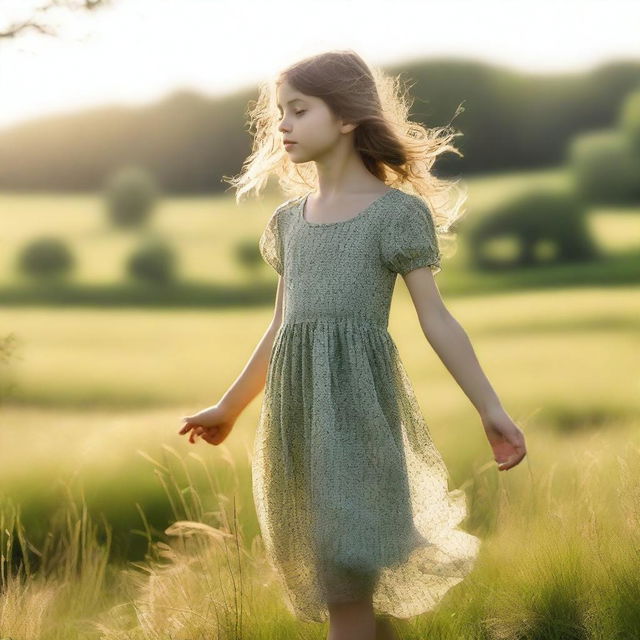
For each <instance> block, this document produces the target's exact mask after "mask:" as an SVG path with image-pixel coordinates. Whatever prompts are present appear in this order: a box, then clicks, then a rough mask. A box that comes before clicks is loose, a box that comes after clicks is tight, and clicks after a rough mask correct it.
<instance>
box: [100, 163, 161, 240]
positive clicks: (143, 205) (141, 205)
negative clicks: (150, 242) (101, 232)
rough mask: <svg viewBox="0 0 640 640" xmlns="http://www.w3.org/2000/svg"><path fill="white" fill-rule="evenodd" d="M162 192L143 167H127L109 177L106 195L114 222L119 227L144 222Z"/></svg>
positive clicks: (135, 225) (133, 225) (127, 226)
mask: <svg viewBox="0 0 640 640" xmlns="http://www.w3.org/2000/svg"><path fill="white" fill-rule="evenodd" d="M159 196H160V192H159V188H158V185H157V183H156V181H155V180H154V178H153V177H152V176H151V175H150V174H149V173H148V172H147V171H146V170H145V169H142V168H140V167H125V168H124V169H121V170H119V171H118V172H116V173H115V174H114V175H113V176H112V177H110V178H109V179H108V181H107V185H106V188H105V199H106V207H107V214H108V216H109V219H110V221H111V223H112V224H113V225H114V226H116V227H120V228H138V227H142V226H144V225H145V224H146V223H147V222H148V220H149V217H150V216H151V213H152V212H153V210H154V208H155V206H156V203H157V201H158V199H159Z"/></svg>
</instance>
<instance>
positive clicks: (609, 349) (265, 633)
mask: <svg viewBox="0 0 640 640" xmlns="http://www.w3.org/2000/svg"><path fill="white" fill-rule="evenodd" d="M540 179H548V180H560V179H561V177H558V175H557V174H553V173H550V174H549V175H547V176H545V175H543V174H540ZM522 180H523V178H522V176H513V177H502V179H500V178H491V179H489V178H487V179H486V180H484V181H482V180H478V181H476V182H471V183H470V202H473V203H474V207H475V206H477V207H478V211H480V210H481V209H482V207H486V206H489V205H490V202H491V197H493V194H495V193H496V192H499V191H500V190H502V192H503V193H505V192H507V191H508V190H509V189H511V188H514V189H516V188H518V185H519V184H520V183H521V182H519V181H522ZM275 204H277V202H276V201H273V202H268V201H262V202H261V203H257V204H256V203H254V204H251V205H244V206H243V207H241V208H237V207H236V206H235V204H234V203H233V201H231V200H230V199H229V197H225V198H201V199H172V200H170V201H167V202H166V203H165V204H164V205H163V209H162V211H161V213H160V215H159V216H158V218H157V225H158V228H162V229H163V230H165V231H167V232H168V233H170V234H171V236H172V237H173V238H175V241H176V242H177V243H178V244H179V245H180V246H181V247H183V249H184V250H183V251H181V254H182V255H184V257H185V273H187V274H188V276H189V278H192V279H194V280H202V281H205V280H211V281H216V282H224V281H230V282H241V281H242V280H243V279H246V278H247V277H248V276H247V274H244V275H243V274H240V273H239V272H238V270H237V268H236V266H235V263H234V262H233V260H232V259H231V253H230V249H229V247H230V245H229V243H230V242H231V241H232V239H234V238H235V239H240V238H243V237H244V238H246V237H250V236H253V237H255V238H256V239H257V234H258V233H259V231H260V230H261V228H262V226H263V224H264V222H265V219H266V216H267V215H268V214H269V213H270V211H271V210H272V209H273V206H275ZM44 209H46V211H44ZM0 211H2V212H3V213H2V216H1V218H2V224H3V233H2V239H1V241H2V243H3V245H4V246H3V247H2V248H3V249H6V248H8V250H7V251H4V250H3V251H1V252H0V259H1V261H2V262H1V263H0V278H1V279H2V282H4V283H5V284H6V283H9V282H13V281H14V280H15V276H14V275H12V273H11V269H10V264H11V259H12V254H14V251H15V247H16V246H18V245H19V244H20V242H21V241H22V240H23V239H24V240H26V239H28V238H30V237H33V235H34V234H36V233H40V232H43V231H47V232H59V233H63V234H64V235H65V236H67V237H68V238H69V239H70V242H72V243H73V244H74V245H75V246H76V247H77V250H78V252H79V253H81V254H82V259H83V262H82V269H81V272H79V273H78V278H79V279H81V280H83V281H84V282H86V283H95V282H100V281H102V282H106V281H109V280H113V279H116V278H119V277H120V275H119V273H118V272H117V270H116V269H115V267H114V265H115V264H116V263H117V259H115V258H114V257H117V256H118V255H119V254H121V253H122V252H123V251H125V249H126V247H127V242H129V241H130V240H127V239H126V238H120V239H118V238H117V237H116V235H117V234H114V233H113V232H111V231H108V230H106V229H104V228H103V226H102V222H101V221H100V217H99V213H98V211H99V208H98V206H97V204H96V201H95V199H92V198H90V197H76V196H69V197H68V198H65V197H59V198H55V199H53V198H51V197H45V196H33V195H32V196H28V197H27V196H17V195H5V196H3V197H0ZM8 211H11V212H12V215H9V214H8V213H7V212H8ZM87 212H89V215H87ZM636 215H637V214H636V213H635V212H629V211H627V212H622V211H618V212H615V211H604V210H598V211H594V212H592V213H590V223H591V224H592V228H593V230H594V233H595V234H596V237H597V241H598V244H599V245H600V246H601V247H603V248H604V249H605V250H606V252H607V253H608V254H609V255H610V256H612V258H616V256H618V257H624V256H629V255H633V252H634V251H637V250H638V247H639V245H640V235H639V234H637V233H636V234H635V235H634V233H633V231H634V229H637V222H636V220H637V217H635V216H636ZM5 222H6V224H5ZM449 267H450V268H449ZM589 268H590V267H587V266H585V267H584V268H583V267H574V269H575V270H576V275H575V278H576V281H577V282H578V283H579V286H576V287H566V286H565V287H555V288H554V287H552V286H550V282H549V281H548V280H547V281H546V282H545V284H544V287H540V288H539V289H536V288H535V287H533V286H529V287H527V289H526V290H522V289H520V288H517V287H514V288H511V289H509V288H507V287H506V286H505V287H502V288H501V290H500V291H496V292H493V293H482V294H480V293H475V294H474V293H467V294H465V295H462V294H461V293H460V291H459V292H458V295H456V296H452V297H451V298H450V299H448V297H447V292H448V287H449V286H452V287H453V286H454V284H455V283H456V282H461V281H463V280H464V281H466V282H474V280H473V278H474V277H476V276H475V275H474V274H468V273H467V272H466V271H465V267H464V260H463V255H461V254H460V255H456V256H455V257H454V258H453V259H452V260H451V262H450V263H447V262H445V263H444V267H443V272H442V274H441V276H438V279H437V282H438V284H439V286H440V289H441V293H442V295H443V298H444V299H445V303H447V306H448V308H449V309H450V310H451V312H452V313H453V315H454V316H455V317H456V318H457V320H458V321H459V322H460V323H461V324H462V326H463V327H464V328H465V330H466V331H467V333H468V335H469V337H470V339H471V341H472V343H473V345H474V347H475V350H476V353H477V355H478V358H479V360H480V363H481V365H482V366H483V369H484V370H485V372H486V374H487V375H488V377H489V379H490V381H491V382H492V384H493V386H494V387H495V389H496V391H497V392H498V394H499V396H500V398H501V400H502V402H503V404H504V406H505V408H506V409H507V411H508V412H509V413H510V415H511V416H512V418H513V419H514V420H515V421H516V422H517V424H518V425H519V426H520V427H521V428H522V429H523V431H524V432H525V435H526V437H527V444H528V456H527V457H526V458H525V460H524V461H523V462H522V463H521V464H520V465H519V466H518V467H516V468H515V469H513V470H511V471H509V472H507V473H498V472H497V470H496V468H495V464H494V463H493V458H492V455H491V450H490V448H489V446H488V444H487V442H486V439H485V438H484V434H483V431H482V425H481V423H480V420H479V418H478V416H477V414H476V413H475V410H474V409H473V407H472V406H471V404H470V403H469V401H468V399H467V398H466V396H465V395H464V393H463V392H462V390H461V389H460V388H459V387H458V386H457V384H456V383H455V381H454V380H453V378H452V377H451V375H450V374H449V373H448V371H447V370H446V369H445V367H444V366H443V365H442V363H441V362H440V361H439V359H438V358H437V356H436V355H435V354H434V352H433V351H432V350H431V349H430V347H429V344H428V343H427V341H426V340H425V338H424V336H423V335H422V333H421V331H420V327H419V323H418V319H417V316H416V314H415V310H414V309H413V306H412V304H411V300H410V297H409V295H408V292H407V290H406V286H405V285H404V283H403V282H402V280H401V279H399V281H398V285H397V287H396V292H395V298H394V303H393V307H392V312H391V319H390V325H389V331H390V333H391V335H392V336H393V337H394V339H395V341H396V343H397V344H398V348H399V351H400V354H401V356H402V358H403V361H404V363H405V366H406V368H407V372H408V373H409V376H410V377H411V379H412V381H413V383H414V386H415V389H416V392H417V396H418V399H419V402H420V404H421V407H422V409H423V413H424V415H425V417H426V419H427V422H428V423H429V426H430V429H431V432H432V435H433V437H434V439H435V441H436V444H437V445H438V447H439V448H440V450H441V451H442V453H443V456H444V458H445V461H446V463H447V465H448V467H449V470H450V472H451V483H450V484H451V488H453V487H463V488H464V489H465V490H466V492H467V496H468V503H469V510H470V516H469V518H468V519H467V521H466V524H465V528H467V529H468V530H469V531H471V532H472V533H475V534H476V535H479V536H480V537H481V538H482V539H483V550H482V553H481V556H480V558H479V561H478V565H477V569H476V570H475V571H474V572H473V573H472V574H471V575H470V576H469V578H468V579H467V580H465V581H464V582H463V583H462V584H460V585H458V586H456V587H455V588H453V589H452V590H451V591H450V593H449V594H448V595H447V597H446V599H445V600H444V601H443V603H442V605H441V606H440V607H439V608H438V609H437V611H434V612H429V613H426V614H424V615H422V616H418V617H417V618H415V619H412V620H411V621H405V622H404V623H403V624H402V625H400V628H401V629H402V630H403V631H402V637H403V639H404V638H407V639H412V640H414V639H415V640H418V639H428V640H431V639H434V640H435V639H441V640H445V639H447V640H449V639H451V640H458V639H460V638H464V639H465V640H468V639H478V640H479V639H491V640H511V639H516V638H517V639H521V638H522V639H527V640H538V639H539V640H543V639H544V640H548V639H551V640H555V639H558V640H560V639H562V640H565V639H574V638H575V639H587V638H588V639H598V640H600V639H601V640H611V639H612V638H632V637H634V635H633V633H635V631H636V630H637V629H638V628H640V612H639V610H638V608H637V601H638V598H639V597H640V580H639V579H638V578H637V575H639V573H640V572H639V571H638V569H639V568H640V558H639V557H638V549H639V548H640V544H639V543H640V540H639V532H640V527H639V526H638V525H639V524H640V522H639V515H638V514H639V513H640V511H639V507H640V492H638V488H637V477H638V472H639V471H640V438H639V437H638V433H640V430H639V427H640V418H639V416H640V413H639V409H640V395H639V394H638V389H639V385H640V361H639V359H638V357H637V354H638V353H639V352H640V331H639V329H640V285H637V286H629V285H626V286H625V285H623V284H620V283H616V282H612V284H615V285H616V286H606V285H602V284H600V286H592V285H590V284H589V281H588V277H587V280H586V281H585V274H588V273H589ZM603 268H606V267H603ZM636 268H637V267H636ZM260 277H261V278H262V277H264V281H265V284H267V285H268V283H269V282H270V281H272V280H273V274H272V273H270V272H269V271H268V269H267V268H266V266H265V269H264V271H263V272H262V273H261V276H260ZM270 317H271V307H270V306H262V307H254V308H243V309H215V310H207V309H195V310H194V309H149V310H144V309H142V310H137V309H118V308H116V309H112V308H110V309H99V308H97V309H91V308H73V307H69V308H58V307H47V306H34V307H3V308H2V312H1V315H0V335H6V334H8V333H13V334H14V335H15V336H16V338H17V340H18V343H17V348H16V351H15V354H14V358H12V360H11V362H10V365H9V367H7V366H5V367H4V368H3V369H2V371H3V375H4V374H7V373H8V374H10V375H9V378H8V379H7V378H6V376H5V380H8V382H10V383H12V384H13V387H12V388H11V389H10V390H5V392H4V398H3V403H2V405H1V406H0V422H1V424H0V427H1V433H2V441H1V443H0V444H1V446H0V483H1V487H2V490H1V493H2V495H3V496H4V501H3V508H2V511H1V512H0V513H1V517H2V519H3V522H2V527H1V529H2V534H0V541H1V542H2V548H3V549H4V550H5V551H6V550H7V549H8V548H10V547H11V545H13V549H14V552H13V555H14V556H15V557H18V556H19V555H20V554H19V552H17V551H16V548H17V547H18V540H19V539H18V538H16V537H11V538H9V535H8V533H7V532H8V531H11V528H12V527H11V514H12V511H13V505H16V504H19V505H20V508H21V514H20V520H21V522H23V523H24V528H25V534H26V536H27V538H29V539H30V540H32V541H33V544H34V545H35V547H37V548H38V549H45V550H46V551H45V553H44V557H43V559H42V566H41V567H38V566H36V565H37V562H35V557H34V558H33V559H32V561H33V562H34V566H32V567H31V577H30V578H29V579H27V580H22V579H21V580H7V579H3V580H6V584H5V590H4V592H3V594H2V596H0V602H1V603H2V614H1V615H0V638H12V639H13V640H19V639H20V640H21V639H22V638H38V639H40V638H42V639H46V640H49V639H51V640H54V639H55V640H62V639H65V640H66V639H76V638H78V639H80V638H96V639H98V638H101V639H102V638H104V639H108V640H111V639H114V640H115V639H117V640H124V639H125V638H126V639H132V640H133V639H135V640H137V639H140V640H142V639H145V640H147V639H149V638H154V639H156V638H157V639H158V640H160V639H163V640H165V639H166V640H169V639H174V640H178V639H179V640H195V639H197V638H205V637H206V638H211V637H214V638H225V639H226V638H252V639H253V638H256V639H258V638H259V639H268V638H269V639H276V638H314V639H318V640H321V639H324V638H325V637H326V628H327V627H326V625H324V626H322V625H313V624H308V625H305V624H301V623H300V622H297V621H295V620H294V619H293V618H292V617H291V616H290V614H289V613H288V612H287V611H286V608H285V606H284V604H283V602H282V598H281V595H280V590H279V586H278V583H277V581H275V578H274V576H273V575H272V574H271V572H270V570H269V567H268V566H266V565H265V560H264V555H263V553H262V547H261V544H260V538H259V536H257V534H258V529H257V524H256V520H255V513H254V510H253V504H252V496H251V488H250V479H251V478H250V467H249V460H250V454H251V447H252V443H253V435H254V431H255V426H256V423H257V419H258V411H259V405H260V399H261V396H260V397H259V398H256V400H255V401H254V402H253V403H252V404H251V405H250V406H249V407H248V408H247V409H246V411H245V412H244V414H243V415H242V416H241V418H240V420H239V421H238V422H237V423H236V427H235V431H234V432H233V433H232V434H231V436H230V437H229V439H228V440H227V441H226V442H225V443H224V444H223V445H222V446H220V447H213V446H211V445H208V444H206V443H205V442H203V441H199V442H198V443H197V444H196V445H190V444H189V443H188V442H187V441H186V439H185V438H184V437H181V436H179V435H178V434H177V431H178V429H179V427H180V425H181V421H180V416H182V415H185V414H187V413H193V412H195V411H197V410H199V409H201V408H203V407H204V406H207V405H209V404H212V403H214V402H216V401H217V400H218V399H219V397H220V395H221V394H222V393H223V392H224V391H225V390H226V388H227V387H228V386H229V385H230V384H231V383H232V382H233V380H234V379H235V377H236V376H237V375H238V374H239V373H240V371H241V369H242V367H243V366H244V364H245V362H246V360H247V359H248V358H249V356H250V354H251V353H252V351H253V349H254V347H255V345H256V343H257V341H258V340H259V339H260V337H261V336H262V334H263V332H264V330H265V328H266V326H267V324H268V323H269V321H270ZM83 507H86V510H87V512H86V514H85V512H84V511H83ZM234 508H235V510H236V514H235V515H236V517H237V520H236V519H235V518H234ZM183 520H187V521H196V522H201V523H204V524H205V525H208V527H209V528H207V527H203V528H202V529H201V530H199V533H197V534H195V535H192V536H188V537H179V536H175V535H167V534H165V533H164V531H165V529H166V528H167V527H168V526H170V525H171V524H172V523H174V522H175V521H183ZM227 521H228V522H227ZM105 523H106V524H107V526H108V529H109V531H110V533H111V535H112V538H111V539H110V538H109V537H107V536H105V533H104V528H103V525H104V524H105ZM94 526H95V527H97V530H94V528H93V527H94ZM184 526H185V529H184V530H188V531H192V532H193V531H194V530H193V529H189V528H188V526H187V525H184ZM227 527H228V529H229V530H230V531H231V533H232V534H236V535H231V536H230V537H227V536H226V535H225V534H224V530H225V529H226V528H227ZM220 529H222V530H223V532H222V533H221V532H220V531H219V530H220ZM170 531H173V530H170ZM196 531H197V530H196ZM151 542H153V543H158V542H160V543H161V545H160V546H155V545H154V546H150V543H151ZM167 542H171V545H170V547H167V546H166V545H165V546H162V544H164V543H167ZM56 545H59V546H56ZM236 545H238V547H237V546H236ZM109 546H110V553H109V552H108V551H109ZM239 549H243V551H239ZM147 552H148V553H147ZM4 555H5V557H10V556H11V555H12V554H11V553H5V554H4ZM47 558H51V559H52V560H51V567H52V570H51V571H50V572H49V573H48V575H46V576H45V571H44V567H45V566H47V563H46V562H45V560H46V559H47ZM131 562H136V563H137V564H136V565H132V564H130V563H131ZM25 611H29V612H30V614H29V616H25Z"/></svg>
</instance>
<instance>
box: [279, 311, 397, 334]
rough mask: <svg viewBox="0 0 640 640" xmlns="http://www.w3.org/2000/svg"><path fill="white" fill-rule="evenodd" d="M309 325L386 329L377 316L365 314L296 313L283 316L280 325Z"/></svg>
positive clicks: (384, 323) (385, 325)
mask: <svg viewBox="0 0 640 640" xmlns="http://www.w3.org/2000/svg"><path fill="white" fill-rule="evenodd" d="M300 324H304V325H311V326H318V327H327V326H332V325H347V326H359V327H365V328H366V327H371V328H373V329H378V330H382V331H385V332H386V331H387V327H388V325H387V323H386V322H384V321H383V320H381V319H379V318H373V317H371V316H367V315H364V314H362V315H354V314H349V315H336V314H324V315H323V314H313V315H308V316H303V315H299V314H296V315H295V316H293V317H289V318H285V319H284V320H283V321H282V324H281V325H280V326H281V327H287V326H294V325H300Z"/></svg>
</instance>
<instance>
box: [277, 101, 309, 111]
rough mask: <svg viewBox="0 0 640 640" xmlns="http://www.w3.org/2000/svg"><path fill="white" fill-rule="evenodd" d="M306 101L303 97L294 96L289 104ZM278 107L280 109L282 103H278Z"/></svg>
mask: <svg viewBox="0 0 640 640" xmlns="http://www.w3.org/2000/svg"><path fill="white" fill-rule="evenodd" d="M298 101H299V102H304V100H303V99H302V98H293V99H292V100H289V102H287V104H291V103H292V102H298ZM276 106H277V107H278V109H280V108H281V107H280V105H279V104H278V105H276Z"/></svg>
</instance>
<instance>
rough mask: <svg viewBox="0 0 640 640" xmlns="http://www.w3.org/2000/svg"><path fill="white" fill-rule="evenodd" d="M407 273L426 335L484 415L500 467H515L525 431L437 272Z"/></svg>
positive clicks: (419, 270) (424, 269)
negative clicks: (452, 308)
mask: <svg viewBox="0 0 640 640" xmlns="http://www.w3.org/2000/svg"><path fill="white" fill-rule="evenodd" d="M403 277H404V280H405V282H406V284H407V288H408V289H409V293H410V295H411V299H412V300H413V304H414V306H415V308H416V312H417V314H418V318H419V320H420V326H421V327H422V331H423V333H424V335H425V337H426V338H427V340H428V341H429V344H430V345H431V346H432V347H433V349H434V351H435V352H436V353H437V354H438V357H439V358H440V360H442V362H443V364H444V365H445V367H447V369H448V370H449V372H450V373H451V375H452V376H453V377H454V378H455V380H456V382H457V383H458V384H459V385H460V387H461V388H462V390H463V391H464V393H465V394H466V396H467V397H468V398H469V400H471V403H472V404H473V405H474V407H475V408H476V409H477V411H478V413H479V415H480V419H481V421H482V425H483V427H484V430H485V433H486V435H487V438H488V440H489V444H490V445H491V447H492V449H493V455H494V459H495V461H496V462H497V463H498V469H499V470H500V471H506V470H507V469H511V468H512V467H515V466H516V465H517V464H518V463H519V462H520V461H521V460H522V459H523V458H524V456H525V455H526V453H527V451H526V445H525V438H524V434H523V433H522V431H521V430H520V429H519V428H518V426H517V425H516V424H515V422H513V420H512V419H511V418H510V416H509V415H508V414H507V412H506V411H505V409H504V408H503V406H502V404H501V403H500V399H499V398H498V396H497V394H496V392H495V391H494V390H493V387H492V386H491V384H490V383H489V380H488V379H487V377H486V375H485V374H484V372H483V370H482V368H481V366H480V363H479V362H478V359H477V357H476V354H475V352H474V350H473V347H472V345H471V341H470V340H469V338H468V336H467V333H466V332H465V330H464V329H463V328H462V326H461V325H460V324H459V323H458V321H457V320H456V319H455V318H454V317H453V316H452V315H451V313H449V310H448V309H447V308H446V307H445V305H444V302H443V300H442V298H441V297H440V292H439V291H438V287H437V285H436V282H435V279H434V277H433V273H432V272H431V270H430V269H429V267H420V268H417V269H414V270H413V271H409V272H408V273H406V274H405V275H404V276H403Z"/></svg>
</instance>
